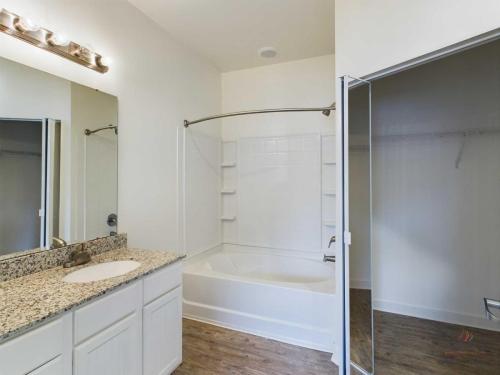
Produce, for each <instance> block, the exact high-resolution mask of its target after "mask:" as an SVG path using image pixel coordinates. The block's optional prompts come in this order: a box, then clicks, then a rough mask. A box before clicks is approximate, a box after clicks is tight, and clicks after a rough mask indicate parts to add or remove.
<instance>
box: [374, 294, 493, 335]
mask: <svg viewBox="0 0 500 375" xmlns="http://www.w3.org/2000/svg"><path fill="white" fill-rule="evenodd" d="M373 309H374V310H378V311H383V312H388V313H393V314H399V315H406V316H412V317H415V318H420V319H429V320H435V321H439V322H445V323H450V324H458V325H463V326H467V327H475V328H482V329H488V330H493V331H497V332H500V324H499V323H497V322H493V321H490V320H487V319H486V317H485V316H483V315H472V314H464V313H459V312H455V311H447V310H440V309H434V308H430V307H425V306H416V305H408V304H403V303H398V302H393V301H387V300H380V299H376V300H374V301H373Z"/></svg>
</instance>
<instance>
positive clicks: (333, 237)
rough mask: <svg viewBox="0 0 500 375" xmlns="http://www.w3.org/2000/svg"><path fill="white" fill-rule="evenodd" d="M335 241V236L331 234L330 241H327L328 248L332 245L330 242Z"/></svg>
mask: <svg viewBox="0 0 500 375" xmlns="http://www.w3.org/2000/svg"><path fill="white" fill-rule="evenodd" d="M335 241H336V237H335V236H332V238H330V242H328V248H330V246H332V243H334V242H335Z"/></svg>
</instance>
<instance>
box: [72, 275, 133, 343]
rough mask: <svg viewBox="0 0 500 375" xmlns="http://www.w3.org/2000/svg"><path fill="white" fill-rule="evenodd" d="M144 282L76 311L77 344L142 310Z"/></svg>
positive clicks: (115, 292)
mask: <svg viewBox="0 0 500 375" xmlns="http://www.w3.org/2000/svg"><path fill="white" fill-rule="evenodd" d="M141 284H142V282H141V281H139V282H135V283H134V284H132V285H131V286H129V287H126V288H125V289H121V290H118V291H113V292H111V293H110V294H109V295H108V296H105V297H103V298H101V299H99V300H97V301H95V302H91V303H89V304H88V305H86V306H84V307H82V308H80V309H78V310H76V311H75V340H74V341H75V344H79V343H81V342H82V341H83V340H85V339H87V338H89V337H90V336H92V335H94V334H96V333H98V332H100V331H102V330H103V329H105V328H106V327H109V326H110V325H112V324H113V323H115V322H117V321H118V320H120V319H123V318H124V317H126V316H127V315H130V314H131V313H133V312H134V311H137V310H139V309H140V306H141V301H142V295H141V292H142V285H141Z"/></svg>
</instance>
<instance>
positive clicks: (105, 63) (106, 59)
mask: <svg viewBox="0 0 500 375" xmlns="http://www.w3.org/2000/svg"><path fill="white" fill-rule="evenodd" d="M99 62H100V63H101V65H103V66H111V64H112V63H113V61H112V60H111V58H109V57H101V58H100V60H99Z"/></svg>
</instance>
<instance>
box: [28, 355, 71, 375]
mask: <svg viewBox="0 0 500 375" xmlns="http://www.w3.org/2000/svg"><path fill="white" fill-rule="evenodd" d="M68 371H70V370H68V369H66V371H65V368H64V360H63V358H62V356H59V357H57V358H54V359H53V360H51V361H49V362H47V363H46V364H44V365H43V366H42V367H39V368H37V369H36V370H34V371H32V372H30V373H29V374H28V375H67V374H68Z"/></svg>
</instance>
